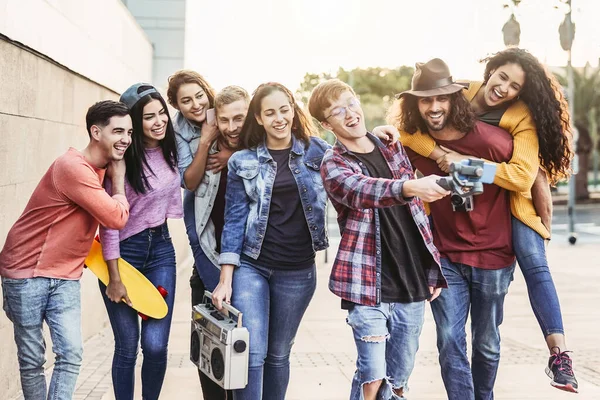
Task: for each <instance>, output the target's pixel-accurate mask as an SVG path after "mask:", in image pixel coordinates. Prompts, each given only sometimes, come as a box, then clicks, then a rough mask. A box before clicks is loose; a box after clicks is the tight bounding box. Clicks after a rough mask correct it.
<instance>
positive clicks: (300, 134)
mask: <svg viewBox="0 0 600 400" xmlns="http://www.w3.org/2000/svg"><path fill="white" fill-rule="evenodd" d="M276 91H279V92H282V93H283V94H285V95H286V96H287V98H288V100H289V102H290V105H291V106H292V108H293V109H294V120H293V122H292V135H294V136H295V137H296V139H298V140H301V141H302V142H304V144H305V146H308V145H309V144H310V137H311V136H316V129H315V126H314V125H313V123H312V121H311V119H309V118H308V117H307V116H306V114H305V113H304V111H302V108H300V106H299V105H298V103H296V101H295V100H294V95H293V94H292V92H290V90H289V89H288V88H286V87H285V86H283V85H282V84H281V83H277V82H267V83H263V84H262V85H260V86H259V87H258V88H256V90H255V91H254V93H253V94H252V100H250V105H249V106H248V116H247V117H246V120H245V121H244V126H243V127H242V133H241V137H242V140H241V148H243V149H249V148H253V147H256V146H258V145H259V144H260V143H263V142H264V140H265V137H266V136H267V132H266V131H265V127H264V126H262V125H260V124H259V123H258V121H257V120H256V116H257V115H260V112H261V103H262V100H263V99H264V98H265V97H267V96H268V95H270V94H271V93H273V92H276Z"/></svg>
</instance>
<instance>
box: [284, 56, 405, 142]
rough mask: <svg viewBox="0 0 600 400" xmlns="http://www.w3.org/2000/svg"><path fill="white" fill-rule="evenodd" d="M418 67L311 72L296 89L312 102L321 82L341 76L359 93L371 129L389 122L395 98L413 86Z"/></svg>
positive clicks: (326, 134)
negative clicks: (313, 94)
mask: <svg viewBox="0 0 600 400" xmlns="http://www.w3.org/2000/svg"><path fill="white" fill-rule="evenodd" d="M413 73H414V69H413V68H412V67H406V66H402V67H399V68H381V67H373V68H354V69H352V70H345V69H344V68H340V69H339V70H338V71H337V73H336V74H335V75H332V74H328V73H321V74H315V73H307V74H306V75H305V76H304V80H303V81H302V83H301V84H300V89H299V90H298V91H297V92H296V94H297V96H298V98H299V99H300V100H301V101H302V102H303V103H304V104H307V103H308V99H309V97H310V93H311V92H312V90H313V89H314V88H315V86H317V85H318V84H319V83H321V82H323V81H325V80H327V79H331V78H338V79H339V80H341V81H343V82H346V83H347V84H349V85H350V86H352V88H353V89H354V91H355V92H356V95H357V96H358V98H359V99H360V102H361V104H362V108H363V111H364V113H365V123H366V125H367V128H369V129H372V128H373V127H375V126H377V125H383V124H385V115H386V112H387V110H388V108H389V107H390V105H391V104H392V102H393V100H394V95H395V94H396V93H400V92H402V91H404V90H407V89H409V88H410V82H411V79H412V75H413ZM319 129H321V136H322V137H323V138H325V139H326V140H328V141H332V140H333V136H332V135H331V133H330V132H327V131H325V130H323V129H322V128H319Z"/></svg>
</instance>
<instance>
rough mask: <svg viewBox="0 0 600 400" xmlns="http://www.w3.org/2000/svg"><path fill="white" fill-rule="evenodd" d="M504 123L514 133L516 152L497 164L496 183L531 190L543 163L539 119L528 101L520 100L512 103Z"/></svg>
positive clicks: (502, 123) (504, 117) (512, 189)
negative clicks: (539, 140)
mask: <svg viewBox="0 0 600 400" xmlns="http://www.w3.org/2000/svg"><path fill="white" fill-rule="evenodd" d="M500 127H501V128H502V129H504V130H506V131H508V132H509V133H510V134H511V135H512V136H513V154H512V158H511V159H510V160H509V161H508V162H507V163H506V162H504V163H498V164H496V165H497V169H496V177H495V178H494V183H495V184H496V185H498V186H500V187H502V188H504V189H507V190H510V191H513V192H528V191H529V190H530V189H531V186H532V185H533V182H534V181H535V177H536V175H537V172H538V169H539V166H540V160H539V150H540V146H539V142H538V136H537V131H536V129H535V123H534V122H533V119H532V118H531V114H530V113H529V109H528V108H527V106H526V105H525V103H523V102H521V101H520V102H517V103H515V104H513V105H512V106H511V107H509V108H508V110H506V113H505V114H504V116H503V117H502V120H501V121H500Z"/></svg>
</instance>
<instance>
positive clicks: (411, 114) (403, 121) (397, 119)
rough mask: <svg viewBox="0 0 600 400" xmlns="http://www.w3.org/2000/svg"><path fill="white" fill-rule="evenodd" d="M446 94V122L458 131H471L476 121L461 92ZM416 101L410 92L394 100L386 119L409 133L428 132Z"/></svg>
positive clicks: (416, 98) (417, 100)
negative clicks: (447, 107)
mask: <svg viewBox="0 0 600 400" xmlns="http://www.w3.org/2000/svg"><path fill="white" fill-rule="evenodd" d="M448 96H449V97H450V105H451V109H450V115H449V116H448V122H447V124H449V125H452V126H453V127H454V128H455V129H457V130H458V131H460V132H469V131H471V130H472V129H473V127H474V126H475V122H476V121H477V119H476V117H475V114H474V113H473V110H472V109H471V105H470V104H469V102H468V101H467V99H466V98H465V96H464V95H463V94H462V92H456V93H452V94H450V95H448ZM418 102H419V98H418V97H416V96H413V95H410V94H407V95H404V96H403V97H402V98H400V99H399V100H396V101H395V102H394V105H393V106H392V108H391V109H390V113H389V115H388V121H390V123H392V124H393V125H394V126H396V128H398V130H400V131H404V132H406V133H410V134H411V135H412V134H413V133H415V132H416V131H417V130H420V131H421V132H426V133H428V132H429V128H428V127H427V124H426V123H425V121H424V120H423V118H422V117H421V113H420V112H419V104H418Z"/></svg>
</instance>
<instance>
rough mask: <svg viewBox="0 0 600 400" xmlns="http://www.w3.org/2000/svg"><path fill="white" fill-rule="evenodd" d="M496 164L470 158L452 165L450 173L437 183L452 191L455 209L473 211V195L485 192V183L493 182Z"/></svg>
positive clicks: (451, 199)
mask: <svg viewBox="0 0 600 400" xmlns="http://www.w3.org/2000/svg"><path fill="white" fill-rule="evenodd" d="M495 175H496V165H495V164H491V163H486V162H485V161H483V160H478V159H474V158H469V159H468V160H463V161H461V162H453V163H452V165H450V175H449V176H446V177H444V178H441V179H438V180H437V184H438V185H440V186H441V187H443V188H444V189H446V190H448V191H450V192H451V195H450V201H451V202H452V209H453V210H454V211H472V210H473V207H474V204H473V196H476V195H479V194H481V193H483V184H484V183H493V182H494V176H495Z"/></svg>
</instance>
